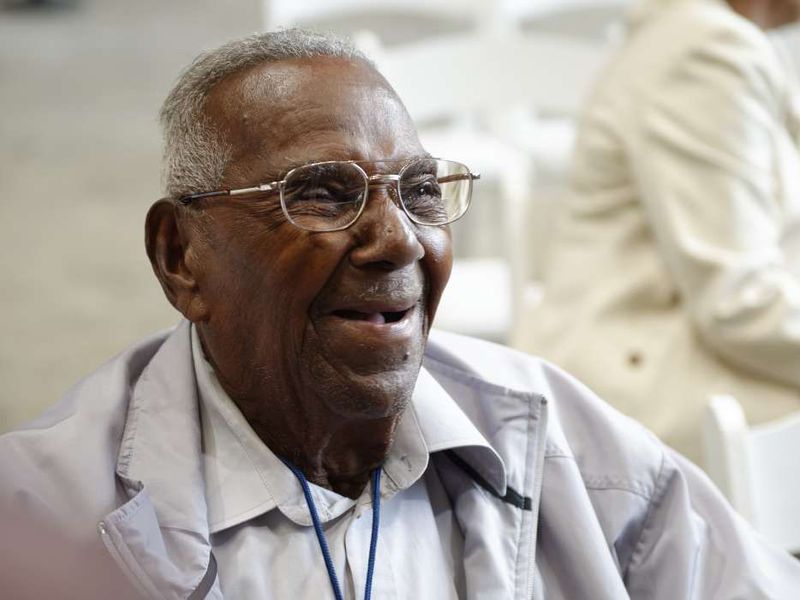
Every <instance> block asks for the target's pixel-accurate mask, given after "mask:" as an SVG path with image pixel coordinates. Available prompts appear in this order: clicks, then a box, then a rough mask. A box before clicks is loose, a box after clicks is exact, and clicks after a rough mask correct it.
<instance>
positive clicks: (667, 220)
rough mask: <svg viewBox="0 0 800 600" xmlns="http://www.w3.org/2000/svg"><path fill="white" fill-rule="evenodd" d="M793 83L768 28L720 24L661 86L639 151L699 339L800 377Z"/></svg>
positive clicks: (649, 201)
mask: <svg viewBox="0 0 800 600" xmlns="http://www.w3.org/2000/svg"><path fill="white" fill-rule="evenodd" d="M781 81H782V73H781V69H780V65H779V63H778V61H777V59H776V57H775V55H774V53H773V52H772V49H771V47H770V46H769V43H768V41H767V39H766V37H765V36H763V35H762V34H761V33H760V32H758V31H756V30H755V29H754V28H751V27H750V26H749V25H748V26H747V27H745V25H739V26H738V29H737V28H736V27H725V28H720V27H717V28H716V29H713V28H709V32H708V35H707V36H705V37H704V38H703V41H702V42H701V43H698V44H695V45H694V47H692V48H691V49H689V50H687V51H686V52H683V53H680V58H679V59H676V60H675V61H673V64H672V67H671V68H670V69H669V70H666V71H665V75H664V76H663V77H661V78H660V79H659V83H658V84H657V85H654V86H653V89H651V90H650V91H651V92H652V93H651V94H648V95H647V97H646V99H645V101H644V102H643V104H642V107H641V109H640V110H641V112H640V113H639V115H638V125H637V127H635V128H634V129H635V134H634V135H633V136H632V137H631V148H630V151H631V155H632V157H633V160H632V163H633V169H634V173H633V176H634V178H635V180H636V182H637V185H638V186H639V189H640V190H641V191H642V202H643V203H644V207H645V210H646V211H647V214H648V218H649V220H650V222H651V223H652V226H653V230H654V233H655V237H656V240H657V243H658V245H659V247H660V249H661V251H662V255H663V256H664V257H665V260H666V263H667V266H668V268H669V270H670V271H671V272H672V274H673V276H674V277H675V280H676V282H677V284H678V287H679V289H680V290H681V294H682V296H683V298H684V299H685V301H686V303H687V307H688V310H689V312H690V316H691V320H692V323H693V325H694V327H695V330H696V331H697V333H698V334H699V337H700V338H701V339H702V340H703V341H704V342H705V343H706V344H707V345H708V346H709V347H711V348H712V349H713V350H714V351H715V352H716V353H717V354H718V355H719V356H720V357H721V358H722V359H724V360H727V361H729V362H730V363H732V364H734V365H736V366H738V367H740V368H742V369H745V370H748V371H750V372H752V373H755V374H759V375H761V376H765V377H768V378H771V379H775V380H778V381H782V382H784V383H788V384H790V385H795V386H800V279H798V276H797V274H796V273H793V272H791V270H790V269H789V267H788V265H787V257H786V255H785V254H784V251H783V250H782V248H781V238H782V236H783V234H784V232H785V228H786V225H787V224H786V222H785V212H784V209H785V208H784V206H783V201H782V199H781V192H782V190H781V189H780V183H779V179H778V177H777V173H778V167H777V162H776V161H777V154H778V152H777V150H776V140H777V139H778V136H779V135H780V134H781V129H782V128H785V124H784V123H783V117H782V113H783V111H784V110H785V106H784V102H785V101H786V98H783V97H782V94H783V93H784V92H783V90H782V89H781V86H780V82H781ZM796 175H797V176H798V177H800V173H797V174H796Z"/></svg>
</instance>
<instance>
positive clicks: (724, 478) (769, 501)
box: [704, 396, 800, 554]
mask: <svg viewBox="0 0 800 600" xmlns="http://www.w3.org/2000/svg"><path fill="white" fill-rule="evenodd" d="M704 438H705V439H704V444H705V453H706V464H707V470H708V473H709V475H710V476H711V478H712V479H713V480H714V482H715V483H716V484H717V485H718V486H719V488H720V489H721V490H722V492H723V493H724V494H725V496H726V497H727V498H728V500H729V501H730V502H731V505H732V506H733V507H734V508H735V509H736V510H737V511H738V512H739V513H740V514H741V515H742V516H744V517H745V518H746V519H747V520H749V521H750V522H751V523H752V524H753V525H754V526H755V528H756V529H757V530H759V531H760V532H761V533H762V534H763V535H764V536H765V537H766V538H767V539H770V540H772V541H773V542H775V543H776V544H778V545H779V546H781V547H782V548H785V549H786V550H788V551H789V552H792V553H794V554H798V553H800V412H798V413H796V414H793V415H790V416H788V417H784V418H782V419H780V420H777V421H773V422H770V423H767V424H763V425H757V426H754V427H748V425H747V421H746V419H745V416H744V412H743V410H742V407H741V406H740V405H739V403H738V402H737V401H736V399H735V398H733V397H731V396H714V397H712V398H711V400H710V401H709V404H708V409H707V413H706V421H705V424H704Z"/></svg>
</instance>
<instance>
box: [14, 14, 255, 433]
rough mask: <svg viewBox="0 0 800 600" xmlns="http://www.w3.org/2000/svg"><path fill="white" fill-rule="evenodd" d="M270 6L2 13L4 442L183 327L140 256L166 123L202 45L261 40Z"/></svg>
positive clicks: (154, 194)
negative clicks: (134, 350)
mask: <svg viewBox="0 0 800 600" xmlns="http://www.w3.org/2000/svg"><path fill="white" fill-rule="evenodd" d="M260 10H261V9H260V2H259V0H170V2H163V1H159V0H140V1H138V2H127V1H124V0H83V1H82V2H81V4H80V6H79V10H76V11H72V12H66V11H65V12H54V13H45V12H37V13H27V14H22V13H7V12H0V432H2V431H5V430H8V429H10V428H12V427H13V426H16V425H17V424H19V423H21V422H22V421H24V420H26V419H29V418H31V417H33V416H35V415H37V414H39V413H40V412H41V411H42V410H43V409H44V408H45V407H47V406H49V405H51V404H53V403H54V402H55V401H56V400H57V399H58V398H59V397H60V396H61V395H62V394H63V392H64V391H65V390H66V389H67V388H68V387H69V386H71V385H72V384H73V383H75V382H76V381H77V380H79V379H80V378H81V377H83V376H84V375H86V374H88V373H89V372H91V371H92V370H93V369H94V368H96V367H97V365H99V364H100V363H102V362H104V361H105V360H107V359H108V358H109V357H111V356H113V355H114V354H116V353H117V352H119V351H120V350H121V349H123V348H124V347H126V346H127V345H129V344H130V343H131V342H132V341H134V340H136V339H137V338H140V337H142V336H144V335H146V334H147V333H150V332H152V331H155V330H157V329H160V328H164V327H168V326H170V325H171V324H174V323H175V322H176V321H177V319H178V316H177V313H176V312H175V311H173V310H172V308H171V307H169V305H168V304H167V302H166V300H165V299H164V298H163V296H162V295H161V291H160V289H159V287H158V286H157V284H156V281H155V278H154V277H153V276H152V273H151V272H150V267H149V264H148V262H147V260H146V257H145V254H144V250H143V244H142V240H143V225H142V224H143V220H144V215H145V212H146V210H147V208H148V206H149V205H150V203H151V202H152V201H153V200H154V199H156V198H157V197H158V195H159V191H160V182H159V155H160V137H159V131H158V127H157V121H156V118H157V112H158V108H159V105H160V102H161V100H162V98H163V97H164V95H165V94H166V92H167V91H168V89H169V88H170V86H171V84H172V82H173V80H174V79H175V77H176V76H177V74H178V72H179V70H180V69H181V68H182V67H183V66H184V65H185V64H186V63H187V62H188V61H190V60H191V58H192V57H194V56H195V55H196V54H197V53H198V52H200V51H201V50H203V49H204V48H209V47H213V46H216V45H218V44H220V43H222V42H224V41H227V40H229V39H231V38H234V37H238V36H242V35H245V34H247V33H250V32H253V31H256V30H258V29H259V27H260V25H261V12H260Z"/></svg>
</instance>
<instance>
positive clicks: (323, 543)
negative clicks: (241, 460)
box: [281, 458, 381, 600]
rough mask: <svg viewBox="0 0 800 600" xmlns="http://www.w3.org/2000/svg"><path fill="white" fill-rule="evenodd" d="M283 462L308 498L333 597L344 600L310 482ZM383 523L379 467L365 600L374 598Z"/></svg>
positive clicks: (374, 475) (374, 482) (374, 474)
mask: <svg viewBox="0 0 800 600" xmlns="http://www.w3.org/2000/svg"><path fill="white" fill-rule="evenodd" d="M281 460H283V462H284V464H285V465H286V466H287V467H289V470H291V472H292V473H294V476H295V477H297V480H298V481H299V482H300V485H301V486H302V488H303V495H304V496H305V498H306V504H307V505H308V512H309V513H311V521H312V523H313V524H314V531H315V532H316V534H317V541H319V547H320V550H322V557H323V558H324V559H325V567H326V568H327V569H328V577H329V578H330V580H331V587H332V588H333V595H334V597H335V598H336V600H344V595H343V594H342V588H341V587H340V586H339V578H338V577H337V576H336V569H335V568H334V566H333V559H332V558H331V551H330V548H328V539H327V538H326V537H325V532H324V531H323V530H322V523H321V522H320V520H319V514H318V513H317V506H316V504H314V498H313V496H312V495H311V488H310V487H309V486H308V480H307V479H306V476H305V475H303V472H302V471H301V470H300V469H298V468H297V467H295V466H294V465H293V464H292V463H290V462H289V461H288V460H285V459H283V458H282V459H281ZM380 522H381V468H380V467H378V468H377V469H375V470H374V471H373V472H372V537H371V539H370V542H369V562H368V563H367V584H366V586H365V588H364V600H370V599H371V598H372V577H373V575H374V573H375V555H376V554H377V551H378V530H379V529H380Z"/></svg>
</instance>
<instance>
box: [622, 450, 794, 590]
mask: <svg viewBox="0 0 800 600" xmlns="http://www.w3.org/2000/svg"><path fill="white" fill-rule="evenodd" d="M666 452H667V455H666V456H665V460H664V463H663V465H662V468H661V472H660V474H659V477H658V481H657V483H656V488H655V493H654V495H653V497H652V499H651V502H650V505H649V508H648V514H647V517H646V519H645V523H644V525H643V527H642V530H641V533H640V534H639V540H638V542H637V544H636V547H635V548H634V550H633V554H632V556H631V559H630V561H629V563H628V567H627V570H626V572H625V573H624V576H625V584H626V588H627V589H628V593H629V594H630V597H631V598H632V599H634V600H636V599H642V600H644V599H647V600H677V599H681V600H684V599H685V600H690V599H703V600H731V599H733V598H747V599H748V600H767V599H769V600H792V599H796V598H800V561H797V560H796V559H794V558H793V557H792V556H791V555H789V554H788V553H786V552H783V551H782V550H780V549H778V548H775V547H772V546H770V545H769V544H768V543H767V542H766V541H765V540H764V539H763V538H761V537H760V536H759V534H757V533H756V532H755V531H754V530H753V529H752V528H751V527H750V526H749V525H748V524H747V523H746V522H745V521H744V520H743V519H742V518H741V517H740V516H739V515H738V514H736V513H735V512H734V511H733V509H732V508H731V507H730V505H728V503H727V502H726V501H725V499H724V498H723V497H722V495H721V494H720V493H719V492H718V491H717V489H716V488H715V487H714V485H713V484H712V483H711V481H710V480H709V479H708V478H707V477H706V476H705V474H704V473H703V472H702V471H700V469H698V468H697V467H696V466H695V465H693V464H692V463H690V462H689V461H688V460H686V459H685V458H683V457H682V456H680V455H678V454H677V453H675V452H674V451H672V450H669V449H666Z"/></svg>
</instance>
